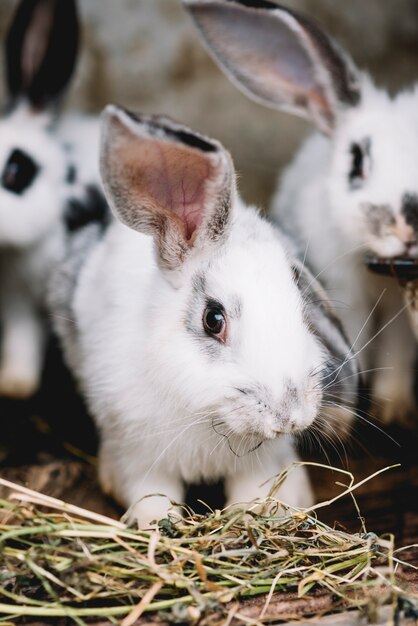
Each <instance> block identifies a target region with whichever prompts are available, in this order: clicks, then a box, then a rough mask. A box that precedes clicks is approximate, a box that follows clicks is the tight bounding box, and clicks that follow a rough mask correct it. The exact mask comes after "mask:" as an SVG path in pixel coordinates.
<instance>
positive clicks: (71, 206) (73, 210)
mask: <svg viewBox="0 0 418 626" xmlns="http://www.w3.org/2000/svg"><path fill="white" fill-rule="evenodd" d="M64 221H65V225H66V228H67V230H68V232H70V233H74V232H75V231H78V230H80V229H81V228H83V227H84V226H87V225H88V224H92V223H96V224H99V225H100V226H101V227H102V230H103V231H105V230H106V228H107V226H108V225H109V223H110V210H109V207H108V205H107V202H106V200H105V198H104V196H103V194H102V193H101V192H100V191H99V189H97V187H94V186H93V185H90V186H89V187H87V188H86V193H85V195H84V197H83V198H71V199H70V200H69V201H68V203H67V207H66V210H65V213H64Z"/></svg>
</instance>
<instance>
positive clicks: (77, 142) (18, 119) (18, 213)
mask: <svg viewBox="0 0 418 626" xmlns="http://www.w3.org/2000/svg"><path fill="white" fill-rule="evenodd" d="M78 40H79V25H78V19H77V12H76V5H75V2H74V0H65V2H62V1H60V0H23V1H22V2H20V3H19V4H18V6H17V10H16V12H15V15H14V17H13V19H12V22H11V26H10V28H9V31H8V34H7V38H6V46H5V56H6V70H7V72H6V73H7V88H8V96H9V99H8V103H7V107H6V109H5V112H4V114H3V116H2V117H1V119H0V324H1V351H0V395H5V396H11V397H17V398H23V397H27V396H30V395H31V394H33V393H34V392H35V391H36V389H37V388H38V385H39V381H40V375H41V371H42V365H43V357H44V344H45V334H46V327H45V316H44V298H45V291H46V284H47V281H48V276H49V274H50V271H51V269H52V268H53V267H54V264H55V263H56V261H57V259H58V258H60V256H61V254H62V251H63V249H64V247H63V240H64V237H65V231H66V229H68V228H69V229H71V228H73V227H74V226H75V223H76V222H77V219H79V218H80V217H81V218H82V219H86V215H88V212H89V210H91V209H92V208H93V209H94V210H98V207H99V206H100V204H101V203H100V194H99V192H98V191H97V186H98V185H99V184H100V183H99V174H98V167H97V165H96V163H97V154H98V142H99V127H98V122H97V120H96V121H95V120H94V119H90V118H83V117H79V116H70V115H68V114H60V112H59V109H58V106H57V104H58V101H59V99H60V98H61V96H62V95H63V93H64V92H65V90H66V88H67V87H68V84H69V81H70V78H71V75H72V73H73V69H74V66H75V62H76V57H77V50H78ZM88 185H92V186H88ZM94 185H96V188H95V187H94ZM83 211H86V214H83ZM82 214H83V215H82ZM77 216H78V217H77ZM64 218H65V220H66V221H67V224H65V220H64Z"/></svg>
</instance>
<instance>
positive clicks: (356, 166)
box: [349, 140, 370, 189]
mask: <svg viewBox="0 0 418 626" xmlns="http://www.w3.org/2000/svg"><path fill="white" fill-rule="evenodd" d="M369 151H370V141H369V140H364V142H362V143H353V144H352V145H351V147H350V155H351V169H350V173H349V181H350V187H351V188H352V189H358V188H359V187H361V185H362V183H363V181H364V180H365V179H366V178H367V177H368V174H369V165H370V157H369Z"/></svg>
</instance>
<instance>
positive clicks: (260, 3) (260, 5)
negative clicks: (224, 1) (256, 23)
mask: <svg viewBox="0 0 418 626" xmlns="http://www.w3.org/2000/svg"><path fill="white" fill-rule="evenodd" d="M229 2H234V3H235V4H242V5H243V6H244V7H250V8H252V9H279V8H280V7H279V5H277V4H274V2H269V0H229Z"/></svg>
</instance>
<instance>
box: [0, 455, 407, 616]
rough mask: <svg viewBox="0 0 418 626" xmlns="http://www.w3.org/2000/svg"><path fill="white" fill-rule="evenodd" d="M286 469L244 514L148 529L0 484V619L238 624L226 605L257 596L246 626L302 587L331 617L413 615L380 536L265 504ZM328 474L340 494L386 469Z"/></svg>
mask: <svg viewBox="0 0 418 626" xmlns="http://www.w3.org/2000/svg"><path fill="white" fill-rule="evenodd" d="M297 466H298V464H296V465H295V466H292V467H291V468H289V470H287V471H286V472H285V473H283V474H282V475H280V476H279V477H278V479H277V481H276V483H275V486H274V488H273V490H272V491H271V493H270V496H269V498H267V499H266V500H265V501H260V502H256V503H254V504H253V505H251V506H250V507H249V508H247V510H241V509H237V508H228V509H225V510H223V511H219V510H217V511H213V512H209V513H208V514H207V515H196V514H193V513H191V512H190V511H188V512H187V514H185V515H184V517H183V518H182V519H180V518H179V516H178V515H177V514H174V513H173V514H171V513H169V515H168V516H167V518H166V519H164V520H160V522H159V523H158V524H155V526H154V528H153V529H151V530H149V531H139V530H136V529H134V528H129V527H128V526H127V525H126V524H124V523H123V522H119V521H115V520H113V519H110V518H107V517H105V516H102V515H98V514H96V513H93V512H90V511H87V510H85V509H81V508H80V507H75V506H73V505H71V504H68V503H65V502H62V501H60V500H56V499H54V498H50V497H48V496H45V495H43V494H41V493H39V492H35V491H32V490H30V489H27V488H26V487H22V486H20V485H17V484H14V483H11V482H8V481H6V480H3V479H0V485H1V486H3V487H6V488H7V490H8V491H9V492H10V495H9V498H8V499H7V500H0V617H1V618H2V620H6V619H8V620H10V619H11V618H18V617H24V616H25V617H34V618H41V617H42V618H51V617H53V618H56V617H65V618H72V619H73V620H74V621H75V622H76V623H78V624H84V623H85V621H86V620H88V621H91V620H92V619H93V620H94V619H96V620H97V619H102V620H103V619H109V620H113V621H114V622H115V620H116V622H115V623H118V620H122V621H121V622H120V623H121V626H133V624H134V623H135V622H136V620H138V619H139V618H140V617H141V616H142V615H143V614H144V613H158V614H159V616H160V617H162V618H164V619H167V620H169V621H172V622H175V623H191V624H193V623H196V622H197V621H198V620H199V619H200V618H202V617H204V616H205V615H211V616H212V617H213V620H212V621H211V623H214V624H216V623H219V624H225V623H226V622H227V621H228V620H229V621H231V620H232V618H233V617H234V616H235V618H236V617H237V615H238V613H237V611H238V610H239V609H237V605H236V602H235V604H231V603H232V601H237V600H239V601H242V602H244V601H245V599H247V598H254V597H257V596H259V597H260V598H261V599H262V602H261V604H260V615H259V617H257V620H255V621H254V620H253V621H251V619H250V620H248V619H247V622H248V623H254V624H256V623H257V624H262V623H265V622H267V621H268V607H269V605H270V603H271V602H272V600H273V598H277V597H278V596H277V594H283V593H284V592H289V591H291V592H295V593H296V594H297V596H298V597H299V598H302V597H305V596H309V594H311V593H312V592H313V591H314V590H326V591H327V592H329V593H330V594H332V596H333V599H334V601H333V610H334V611H338V610H341V609H342V608H347V607H353V608H358V609H362V610H367V609H368V606H369V605H370V602H371V599H373V598H374V597H378V598H379V603H382V602H383V603H384V602H386V603H388V602H389V603H394V605H396V604H397V603H398V601H402V602H408V603H412V604H411V605H412V606H415V604H414V603H415V602H416V601H417V599H418V598H416V597H414V595H413V594H412V593H407V592H406V591H405V589H404V588H403V584H402V583H401V582H399V580H398V579H397V576H396V571H397V568H398V566H399V564H400V563H402V565H403V567H405V566H407V564H404V563H403V561H400V560H399V559H398V557H397V555H399V556H401V553H400V552H399V551H395V546H394V538H393V537H392V536H386V537H378V536H377V535H375V534H373V533H371V532H362V533H357V534H349V533H347V532H344V531H342V530H338V529H334V528H331V527H329V526H327V525H326V524H324V523H322V522H321V521H320V520H319V519H318V517H317V513H316V511H317V510H319V509H320V508H321V507H322V506H325V505H327V504H329V503H322V504H321V505H316V506H315V507H312V509H310V510H301V509H295V508H291V507H288V506H286V505H285V504H284V503H282V502H280V500H278V499H277V498H276V493H277V490H278V488H279V486H280V485H281V484H282V483H283V481H284V480H285V478H286V476H287V475H288V473H289V472H290V471H293V469H295V467H297ZM321 467H325V466H321ZM329 469H332V470H333V471H338V472H340V473H342V474H345V475H346V477H347V478H348V484H346V485H344V487H343V492H342V494H341V496H339V497H344V496H346V495H351V496H353V494H354V492H355V490H356V489H357V488H358V487H359V486H360V485H362V484H364V483H365V482H366V481H367V480H370V479H372V478H373V477H374V476H376V475H377V474H379V473H382V472H383V471H387V470H389V469H391V468H385V469H384V470H381V472H377V473H376V474H374V475H373V476H371V477H369V478H368V479H366V480H363V481H361V482H360V483H357V484H355V482H354V478H353V476H352V475H351V474H350V473H349V472H344V471H343V470H338V469H336V468H329ZM334 501H335V499H332V500H331V501H330V502H334ZM411 567H412V566H411ZM244 605H245V604H244ZM240 606H241V605H240ZM231 611H232V613H231ZM228 615H229V617H228ZM215 618H218V619H219V621H218V622H217V621H216V619H215ZM0 624H1V620H0Z"/></svg>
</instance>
